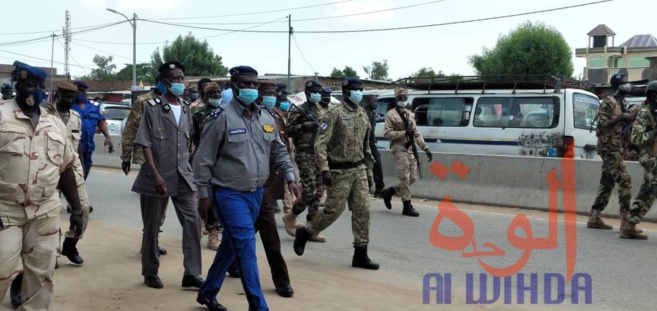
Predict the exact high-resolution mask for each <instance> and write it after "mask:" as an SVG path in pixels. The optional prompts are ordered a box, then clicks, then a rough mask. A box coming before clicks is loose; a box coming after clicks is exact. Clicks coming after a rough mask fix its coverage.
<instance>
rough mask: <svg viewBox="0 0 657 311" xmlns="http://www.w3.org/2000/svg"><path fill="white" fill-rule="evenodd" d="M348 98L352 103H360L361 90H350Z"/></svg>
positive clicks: (361, 98) (361, 97)
mask: <svg viewBox="0 0 657 311" xmlns="http://www.w3.org/2000/svg"><path fill="white" fill-rule="evenodd" d="M349 100H351V102H352V103H354V104H360V101H361V100H363V92H362V91H358V90H352V91H350V92H349Z"/></svg>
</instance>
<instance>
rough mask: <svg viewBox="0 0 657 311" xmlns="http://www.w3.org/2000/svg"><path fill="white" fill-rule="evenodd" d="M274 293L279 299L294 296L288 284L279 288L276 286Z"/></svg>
mask: <svg viewBox="0 0 657 311" xmlns="http://www.w3.org/2000/svg"><path fill="white" fill-rule="evenodd" d="M276 292H277V293H278V295H279V296H281V297H286V298H290V297H292V296H294V290H292V286H290V284H287V283H286V284H283V285H281V286H276Z"/></svg>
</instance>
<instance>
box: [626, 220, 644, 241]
mask: <svg viewBox="0 0 657 311" xmlns="http://www.w3.org/2000/svg"><path fill="white" fill-rule="evenodd" d="M620 237H621V239H632V240H647V239H648V236H647V235H645V234H641V233H639V232H637V231H636V224H635V223H632V222H629V221H628V222H626V224H625V228H623V229H622V230H621V232H620Z"/></svg>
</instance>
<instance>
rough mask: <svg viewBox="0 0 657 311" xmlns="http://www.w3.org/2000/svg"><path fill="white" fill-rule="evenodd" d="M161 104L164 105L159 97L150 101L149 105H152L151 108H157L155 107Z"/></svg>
mask: <svg viewBox="0 0 657 311" xmlns="http://www.w3.org/2000/svg"><path fill="white" fill-rule="evenodd" d="M160 103H162V100H161V99H160V98H159V97H158V98H153V99H149V100H148V104H149V105H151V106H155V105H158V104H160Z"/></svg>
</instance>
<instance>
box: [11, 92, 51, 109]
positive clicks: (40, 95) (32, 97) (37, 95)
mask: <svg viewBox="0 0 657 311" xmlns="http://www.w3.org/2000/svg"><path fill="white" fill-rule="evenodd" d="M16 97H17V100H18V101H19V102H20V101H25V104H27V105H28V106H30V107H32V106H38V105H39V104H41V102H43V99H45V98H46V93H45V92H44V91H43V90H42V89H40V88H35V89H34V90H32V92H31V93H28V94H25V95H23V94H21V93H20V92H17V96H16Z"/></svg>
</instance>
